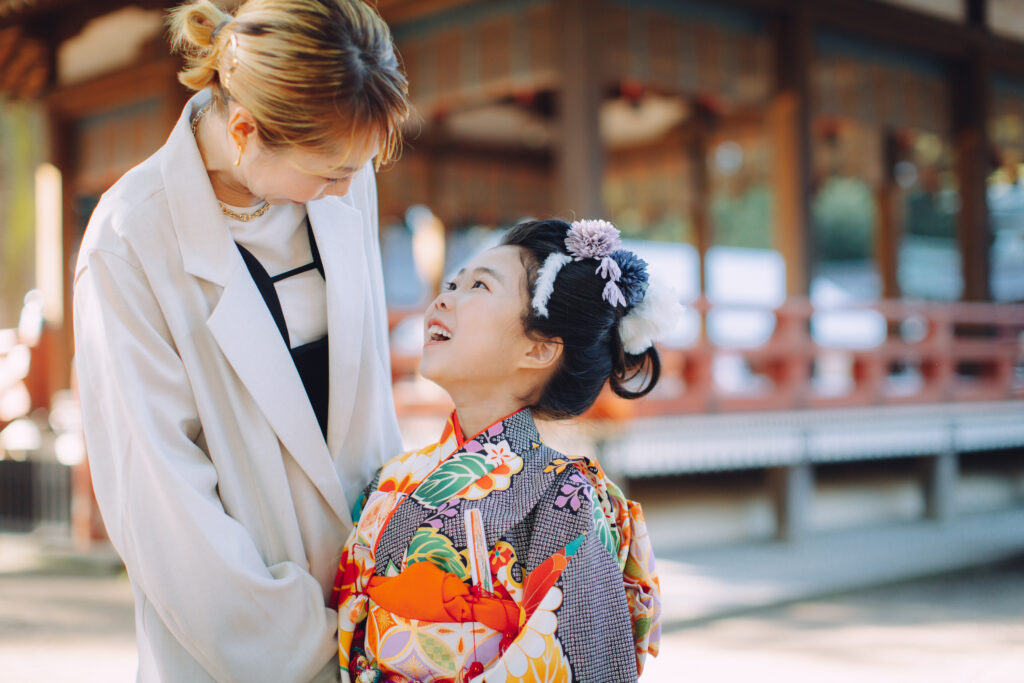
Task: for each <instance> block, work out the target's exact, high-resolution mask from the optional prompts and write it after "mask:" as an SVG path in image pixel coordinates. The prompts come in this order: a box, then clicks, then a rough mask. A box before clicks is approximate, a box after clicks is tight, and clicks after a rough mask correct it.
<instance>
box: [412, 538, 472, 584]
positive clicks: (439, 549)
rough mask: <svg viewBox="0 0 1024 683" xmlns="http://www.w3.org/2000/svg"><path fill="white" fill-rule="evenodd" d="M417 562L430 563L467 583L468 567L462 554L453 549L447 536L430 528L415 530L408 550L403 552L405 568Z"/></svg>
mask: <svg viewBox="0 0 1024 683" xmlns="http://www.w3.org/2000/svg"><path fill="white" fill-rule="evenodd" d="M417 562H432V563H434V565H435V566H437V567H438V568H440V569H443V570H444V571H446V572H451V573H452V574H455V575H456V576H458V577H459V578H460V579H462V580H463V581H469V565H468V563H467V562H466V561H465V559H464V558H463V554H462V553H460V552H459V551H458V550H456V549H455V546H454V545H453V544H452V542H451V540H449V539H448V537H447V536H445V535H444V534H442V533H440V532H439V531H438V530H437V529H435V528H434V527H432V526H426V527H421V528H420V529H417V530H416V533H415V534H413V536H412V540H411V541H410V542H409V548H408V549H407V550H406V552H405V566H406V567H408V566H410V565H413V564H416V563H417Z"/></svg>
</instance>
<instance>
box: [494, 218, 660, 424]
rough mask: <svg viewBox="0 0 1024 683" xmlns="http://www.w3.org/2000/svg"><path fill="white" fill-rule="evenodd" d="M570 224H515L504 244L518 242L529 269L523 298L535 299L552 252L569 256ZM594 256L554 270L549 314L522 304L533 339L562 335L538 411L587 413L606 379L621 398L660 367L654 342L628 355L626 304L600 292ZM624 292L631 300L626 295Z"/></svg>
mask: <svg viewBox="0 0 1024 683" xmlns="http://www.w3.org/2000/svg"><path fill="white" fill-rule="evenodd" d="M569 228H570V226H569V224H568V223H566V222H565V221H561V220H543V221H528V222H525V223H520V224H519V225H517V226H516V227H514V228H512V229H511V230H510V231H509V232H508V233H506V234H505V236H504V237H503V238H502V241H501V243H502V245H507V246H515V247H520V248H521V252H522V259H523V265H524V266H525V267H526V281H527V294H528V297H527V300H528V301H532V299H533V295H534V292H535V289H536V285H537V276H538V273H539V271H540V268H541V266H542V265H543V264H544V261H545V260H546V259H547V257H548V256H549V255H550V254H553V253H556V252H557V253H561V254H568V253H569V252H568V251H567V249H566V245H565V238H566V235H567V233H568V232H569ZM596 267H597V261H596V259H584V260H582V261H575V260H574V261H570V262H569V263H566V264H565V265H564V266H562V268H561V269H560V270H559V271H558V275H557V277H556V278H555V281H554V289H553V290H552V293H551V298H550V299H549V300H548V304H547V309H548V317H546V318H544V317H541V316H539V315H537V313H536V311H534V309H533V306H532V305H527V309H526V311H525V312H524V316H523V328H524V330H525V332H526V334H527V335H528V336H530V337H531V338H535V339H551V338H555V337H560V338H561V339H562V342H563V348H562V356H561V359H560V360H559V365H558V368H557V369H556V370H555V372H554V374H552V376H551V379H550V380H549V381H548V383H547V385H546V386H545V387H544V389H543V391H542V393H541V396H540V398H539V399H538V400H537V402H536V404H535V405H533V406H530V407H531V408H532V409H533V411H534V412H535V413H537V414H539V415H541V416H543V417H548V418H555V419H558V418H566V417H575V416H577V415H581V414H582V413H584V412H585V411H586V410H587V409H588V408H590V406H592V405H593V404H594V401H596V400H597V396H598V394H600V393H601V389H602V387H604V383H605V382H606V381H607V382H609V385H610V387H611V390H612V391H613V392H615V394H616V395H618V396H621V397H623V398H639V397H641V396H644V395H646V394H647V393H649V392H650V391H651V389H653V388H654V385H655V383H656V382H657V381H658V376H659V375H660V373H661V361H660V359H659V357H658V351H657V350H656V349H655V348H654V347H653V346H651V347H649V348H648V349H647V350H645V351H643V352H641V353H640V354H638V355H634V354H630V353H626V351H625V350H624V349H623V348H622V340H621V339H620V338H619V321H621V320H622V318H623V317H624V316H625V315H627V314H628V313H629V312H630V310H632V307H631V306H628V305H627V306H612V305H611V304H610V303H608V301H606V300H604V299H603V298H602V296H601V295H602V292H603V290H604V287H605V283H606V280H605V279H604V278H602V277H601V276H599V275H598V274H597V273H596V272H595V271H596ZM627 298H630V297H628V296H627Z"/></svg>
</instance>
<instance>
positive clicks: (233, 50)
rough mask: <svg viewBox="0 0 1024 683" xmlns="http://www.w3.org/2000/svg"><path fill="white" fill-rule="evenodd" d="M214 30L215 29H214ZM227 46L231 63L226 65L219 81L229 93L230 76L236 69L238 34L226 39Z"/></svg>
mask: <svg viewBox="0 0 1024 683" xmlns="http://www.w3.org/2000/svg"><path fill="white" fill-rule="evenodd" d="M218 28H219V27H218ZM214 30H216V29H214ZM228 46H229V47H230V48H231V62H230V63H229V64H228V68H227V69H226V70H225V71H224V73H223V74H221V80H222V81H224V89H225V90H227V91H228V92H229V93H230V92H231V74H233V73H234V72H235V69H237V68H238V34H237V33H232V34H231V38H229V39H228Z"/></svg>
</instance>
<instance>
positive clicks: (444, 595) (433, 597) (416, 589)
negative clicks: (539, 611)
mask: <svg viewBox="0 0 1024 683" xmlns="http://www.w3.org/2000/svg"><path fill="white" fill-rule="evenodd" d="M366 594H367V595H368V596H369V597H370V599H371V600H373V601H374V602H375V603H377V605H379V606H380V607H382V608H384V609H385V610H387V611H389V612H391V613H392V614H397V615H399V616H401V617H404V618H406V619H417V620H419V621H427V622H435V623H437V622H458V623H466V622H473V621H478V622H480V623H481V624H484V625H485V626H488V627H490V628H492V629H494V630H495V631H499V632H501V633H506V634H509V633H512V634H515V633H518V632H519V630H520V628H521V627H522V625H523V624H524V623H525V622H526V615H525V613H524V612H523V610H522V608H520V606H519V604H518V603H516V602H515V601H514V600H506V599H504V598H500V597H498V596H497V595H495V594H493V593H487V592H483V591H480V590H478V589H476V588H470V587H469V586H467V585H466V584H465V583H463V582H462V580H461V579H460V578H459V577H458V576H456V575H455V574H452V573H451V572H446V571H444V570H443V569H441V568H439V567H437V566H436V565H435V564H433V563H432V562H417V563H416V564H411V565H409V566H408V567H406V568H405V570H404V571H402V573H401V574H399V575H398V576H374V577H373V578H371V579H370V581H369V583H368V584H367V587H366Z"/></svg>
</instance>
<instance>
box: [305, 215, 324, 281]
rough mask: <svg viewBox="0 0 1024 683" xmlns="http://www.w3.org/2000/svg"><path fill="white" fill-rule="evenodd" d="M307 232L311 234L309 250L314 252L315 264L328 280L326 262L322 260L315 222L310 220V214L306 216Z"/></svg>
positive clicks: (321, 274)
mask: <svg viewBox="0 0 1024 683" xmlns="http://www.w3.org/2000/svg"><path fill="white" fill-rule="evenodd" d="M306 234H308V235H309V251H310V252H311V253H312V254H313V266H314V267H315V268H316V269H317V271H319V273H320V277H322V278H323V279H325V280H326V279H327V276H326V275H324V264H323V261H321V260H320V249H319V248H318V247H317V246H316V238H315V237H313V224H312V223H310V222H309V216H306Z"/></svg>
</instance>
